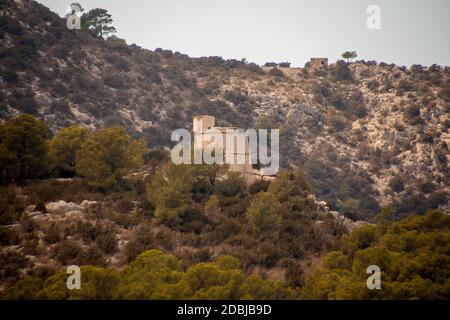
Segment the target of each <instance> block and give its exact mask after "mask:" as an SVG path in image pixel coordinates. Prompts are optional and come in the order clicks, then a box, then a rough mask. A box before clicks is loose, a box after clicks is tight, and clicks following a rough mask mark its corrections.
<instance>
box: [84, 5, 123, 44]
mask: <svg viewBox="0 0 450 320" xmlns="http://www.w3.org/2000/svg"><path fill="white" fill-rule="evenodd" d="M81 22H82V26H83V27H84V28H88V29H90V30H92V31H93V32H94V34H95V35H96V36H97V37H100V38H106V37H107V36H108V35H109V34H111V33H115V32H116V28H114V27H113V26H112V25H111V24H112V22H113V19H112V18H111V15H110V14H109V13H108V11H107V10H105V9H100V8H95V9H92V10H90V11H88V12H87V13H85V14H83V16H82V17H81Z"/></svg>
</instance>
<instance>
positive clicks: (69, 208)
mask: <svg viewBox="0 0 450 320" xmlns="http://www.w3.org/2000/svg"><path fill="white" fill-rule="evenodd" d="M46 207H47V211H48V212H49V213H50V214H61V215H65V214H67V213H68V212H73V211H78V212H81V210H82V207H81V206H80V205H78V204H76V203H73V202H65V201H64V200H60V201H57V202H50V203H47V205H46Z"/></svg>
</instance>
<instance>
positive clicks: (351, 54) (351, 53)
mask: <svg viewBox="0 0 450 320" xmlns="http://www.w3.org/2000/svg"><path fill="white" fill-rule="evenodd" d="M357 56H358V55H357V54H356V51H345V52H344V53H343V54H342V58H343V59H346V60H347V62H350V60H353V59H355V58H356V57H357Z"/></svg>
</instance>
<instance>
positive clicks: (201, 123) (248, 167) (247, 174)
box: [193, 115, 257, 182]
mask: <svg viewBox="0 0 450 320" xmlns="http://www.w3.org/2000/svg"><path fill="white" fill-rule="evenodd" d="M215 122H216V121H215V118H214V117H212V116H208V115H202V116H195V117H194V118H193V132H194V135H195V136H196V137H197V139H195V142H194V148H196V149H205V148H206V147H208V146H209V145H210V144H211V143H214V142H210V141H204V140H203V135H204V134H205V133H206V131H207V130H210V131H209V132H213V133H220V134H222V138H223V146H218V147H219V148H223V152H224V161H225V159H226V157H227V155H228V156H230V157H232V158H233V159H237V157H238V156H241V158H242V157H243V158H244V159H245V161H244V163H239V164H238V163H234V164H229V171H232V172H239V173H241V174H242V175H243V176H244V178H245V179H246V180H247V182H252V181H253V180H254V178H255V177H256V175H257V173H256V172H255V170H253V167H252V161H251V158H250V151H249V150H250V147H249V142H248V139H245V147H244V148H241V149H239V148H238V147H237V139H234V141H233V148H232V150H228V149H227V148H226V145H227V141H226V137H227V136H226V134H227V133H229V132H236V130H238V128H236V127H215V126H214V124H215Z"/></svg>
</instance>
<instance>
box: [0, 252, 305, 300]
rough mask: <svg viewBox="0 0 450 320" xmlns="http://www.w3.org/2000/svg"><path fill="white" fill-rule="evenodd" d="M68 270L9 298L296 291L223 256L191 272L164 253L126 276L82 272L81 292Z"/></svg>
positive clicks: (279, 294)
mask: <svg viewBox="0 0 450 320" xmlns="http://www.w3.org/2000/svg"><path fill="white" fill-rule="evenodd" d="M68 276H69V275H68V274H66V272H65V270H59V271H57V272H56V273H55V274H53V275H52V276H50V277H49V278H47V279H46V280H44V281H43V280H42V279H40V278H37V277H32V276H29V277H26V278H25V279H23V280H20V281H18V282H17V283H16V284H15V286H14V287H12V288H11V289H10V290H9V291H8V292H7V293H6V295H5V298H7V299H56V300H61V299H96V300H98V299H138V300H144V299H145V300H148V299H292V298H295V297H296V296H297V293H296V291H294V290H293V289H290V288H286V287H285V286H284V285H283V283H282V282H279V281H270V280H263V279H261V278H260V277H258V276H256V275H251V276H246V275H245V274H243V273H242V271H241V267H240V261H239V260H238V259H236V258H233V257H229V256H220V257H218V258H217V259H216V260H215V261H213V262H210V263H198V264H195V265H193V266H191V267H190V268H189V269H188V270H186V272H183V270H182V269H181V264H180V261H179V260H178V259H177V258H176V257H174V256H172V255H168V254H164V253H163V252H161V251H157V250H150V251H146V252H144V253H142V254H141V255H139V256H138V257H137V258H136V260H134V261H133V262H132V263H131V264H130V265H129V266H127V267H126V268H125V269H124V270H123V271H121V272H119V273H118V272H115V271H112V270H108V269H102V268H97V267H93V266H82V267H81V289H80V290H69V289H67V285H66V280H67V278H68Z"/></svg>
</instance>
